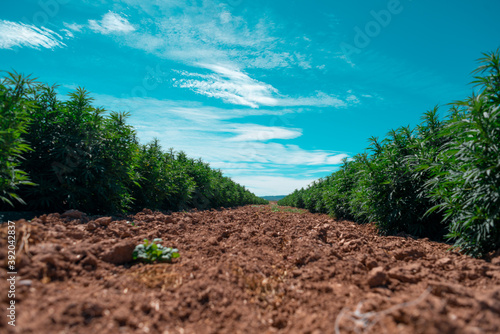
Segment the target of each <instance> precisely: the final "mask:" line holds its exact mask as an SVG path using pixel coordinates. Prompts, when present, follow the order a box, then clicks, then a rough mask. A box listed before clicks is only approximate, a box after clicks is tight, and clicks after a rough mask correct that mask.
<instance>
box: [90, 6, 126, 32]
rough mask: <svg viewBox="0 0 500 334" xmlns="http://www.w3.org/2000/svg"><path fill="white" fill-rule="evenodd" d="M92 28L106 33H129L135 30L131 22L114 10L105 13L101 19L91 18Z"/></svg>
mask: <svg viewBox="0 0 500 334" xmlns="http://www.w3.org/2000/svg"><path fill="white" fill-rule="evenodd" d="M89 27H90V29H92V30H94V31H96V32H99V33H101V34H104V35H108V34H111V33H129V32H132V31H134V30H135V28H134V26H133V25H132V24H130V22H129V21H128V20H127V19H126V18H124V17H122V16H120V15H119V14H116V13H114V12H111V11H110V12H108V13H106V14H104V16H103V17H102V19H101V20H100V21H96V20H89Z"/></svg>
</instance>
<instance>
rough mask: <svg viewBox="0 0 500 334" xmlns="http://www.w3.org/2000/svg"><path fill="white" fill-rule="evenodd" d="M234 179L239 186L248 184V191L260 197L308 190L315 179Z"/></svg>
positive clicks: (254, 177) (266, 176) (264, 176)
mask: <svg viewBox="0 0 500 334" xmlns="http://www.w3.org/2000/svg"><path fill="white" fill-rule="evenodd" d="M232 179H233V180H234V181H235V182H237V183H239V184H248V185H251V186H247V189H249V190H250V191H252V192H253V193H255V194H257V195H258V196H266V195H267V196H275V195H287V194H290V193H292V192H293V191H294V190H295V189H300V188H306V187H307V186H308V185H310V184H311V183H313V182H314V180H315V179H302V178H293V177H286V176H269V175H254V176H233V177H232Z"/></svg>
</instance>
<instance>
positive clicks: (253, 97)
mask: <svg viewBox="0 0 500 334" xmlns="http://www.w3.org/2000/svg"><path fill="white" fill-rule="evenodd" d="M196 65H198V66H199V67H201V68H205V69H209V70H211V71H212V73H211V74H199V73H192V72H186V71H179V72H178V73H179V74H180V75H181V76H182V78H180V79H178V80H175V81H174V85H175V86H177V87H181V88H188V89H191V90H192V91H194V92H196V93H198V94H202V95H205V96H209V97H215V98H219V99H222V100H223V101H224V102H226V103H231V104H236V105H243V106H248V107H252V108H258V107H259V106H270V107H275V106H279V107H286V106H288V107H297V106H314V107H337V108H341V107H346V106H347V105H348V104H356V103H359V100H358V99H357V98H356V96H355V95H353V94H352V92H350V91H349V92H348V94H349V95H348V96H347V97H346V98H345V101H344V100H342V99H341V98H339V97H336V96H332V95H328V94H326V93H323V92H321V91H318V92H316V95H314V96H309V97H298V98H293V97H287V96H283V95H281V94H279V92H278V90H277V89H276V88H274V87H273V86H271V85H269V84H266V83H264V82H260V81H258V80H255V79H253V78H251V77H250V76H249V75H248V74H246V73H244V72H243V71H242V70H240V69H238V68H235V67H231V66H228V65H223V64H196Z"/></svg>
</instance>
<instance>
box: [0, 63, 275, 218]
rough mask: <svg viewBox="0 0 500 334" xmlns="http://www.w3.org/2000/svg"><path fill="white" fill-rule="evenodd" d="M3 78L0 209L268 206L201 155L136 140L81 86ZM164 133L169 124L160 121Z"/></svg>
mask: <svg viewBox="0 0 500 334" xmlns="http://www.w3.org/2000/svg"><path fill="white" fill-rule="evenodd" d="M56 89H57V86H55V85H54V86H49V85H46V84H42V83H38V82H36V81H34V80H33V79H31V78H30V77H29V76H28V77H26V76H23V75H20V74H17V73H5V75H4V76H3V77H2V78H0V199H1V200H0V210H22V211H35V210H43V211H61V210H65V209H70V208H71V209H79V210H82V211H84V212H88V213H118V212H125V211H130V210H141V209H143V208H150V209H159V210H184V209H190V208H198V209H208V208H217V207H229V206H238V205H244V204H267V201H265V200H263V199H261V198H259V197H257V196H255V195H254V194H252V193H251V192H250V191H248V190H247V189H245V188H244V187H243V186H241V185H238V184H236V183H235V182H233V181H232V180H231V179H230V178H228V177H225V176H223V174H222V172H221V171H220V170H214V169H211V168H210V167H209V165H208V164H207V163H205V162H203V161H201V160H200V159H192V158H189V157H187V156H186V154H184V153H183V152H174V151H173V150H172V149H170V150H167V151H164V150H162V148H161V146H160V144H159V142H158V140H153V141H152V142H150V143H149V144H146V145H143V144H140V143H139V141H138V139H137V137H136V132H135V130H134V128H133V127H132V126H130V125H128V124H127V123H126V118H127V114H126V113H118V112H111V113H106V112H105V110H104V109H102V108H96V107H94V106H92V101H93V99H92V98H90V97H89V93H88V92H87V91H85V90H84V89H82V88H78V89H76V90H75V91H74V92H72V93H70V94H69V99H68V100H67V101H61V100H59V99H58V96H57V93H56ZM165 131H168V124H165Z"/></svg>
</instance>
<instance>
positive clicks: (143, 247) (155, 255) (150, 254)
mask: <svg viewBox="0 0 500 334" xmlns="http://www.w3.org/2000/svg"><path fill="white" fill-rule="evenodd" d="M160 242H162V239H159V238H156V239H153V241H152V242H149V240H148V239H144V243H143V244H140V245H137V246H136V247H135V249H134V252H133V253H132V258H133V259H134V260H138V259H139V260H141V261H144V262H148V263H152V262H154V261H164V262H170V261H172V259H175V258H178V257H179V256H180V255H179V250H177V249H176V248H170V247H164V246H162V245H161V244H160Z"/></svg>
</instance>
